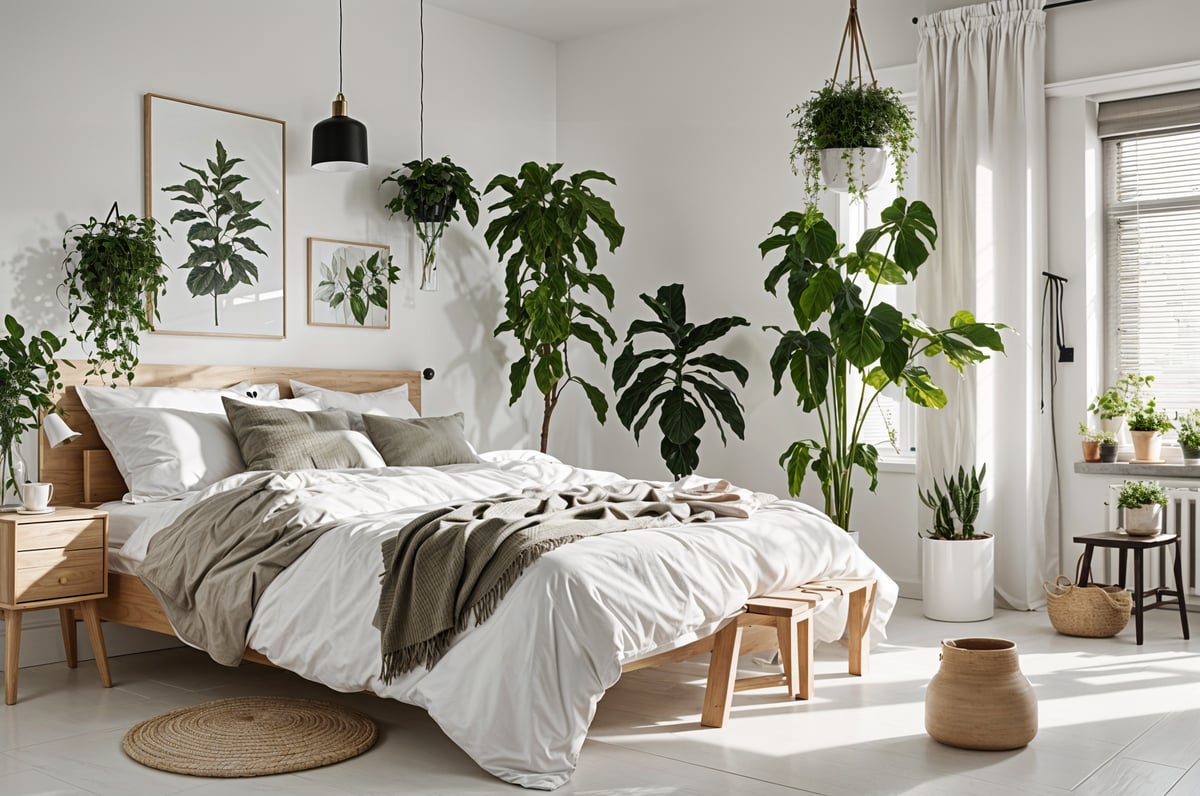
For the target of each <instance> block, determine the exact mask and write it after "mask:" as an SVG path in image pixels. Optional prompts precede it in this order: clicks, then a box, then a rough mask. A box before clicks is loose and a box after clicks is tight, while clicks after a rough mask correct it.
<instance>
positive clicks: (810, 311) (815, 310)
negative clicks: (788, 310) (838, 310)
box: [800, 267, 842, 324]
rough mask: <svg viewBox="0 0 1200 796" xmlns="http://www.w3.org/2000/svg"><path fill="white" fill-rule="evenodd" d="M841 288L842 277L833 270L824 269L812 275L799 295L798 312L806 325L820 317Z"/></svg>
mask: <svg viewBox="0 0 1200 796" xmlns="http://www.w3.org/2000/svg"><path fill="white" fill-rule="evenodd" d="M841 288H842V277H841V275H840V274H839V273H838V272H837V270H836V269H834V268H829V267H824V268H821V269H820V270H818V271H817V272H816V273H815V274H813V275H812V278H811V279H809V281H808V287H806V288H805V289H804V292H803V293H801V294H800V311H801V312H802V313H803V314H804V318H805V319H806V320H807V321H808V323H810V324H811V323H813V322H815V321H816V320H817V318H819V317H821V314H822V313H824V312H825V311H826V310H827V309H829V306H830V305H831V304H832V303H833V297H834V296H836V295H837V293H838V291H839V290H841Z"/></svg>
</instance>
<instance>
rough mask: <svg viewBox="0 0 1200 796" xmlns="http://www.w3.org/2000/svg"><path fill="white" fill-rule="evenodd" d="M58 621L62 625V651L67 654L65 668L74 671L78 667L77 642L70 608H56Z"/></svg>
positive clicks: (64, 606)
mask: <svg viewBox="0 0 1200 796" xmlns="http://www.w3.org/2000/svg"><path fill="white" fill-rule="evenodd" d="M58 621H59V624H61V625H62V637H63V651H65V652H66V654H67V668H68V669H74V668H75V667H77V666H78V665H79V642H78V639H77V638H76V636H75V614H74V613H72V611H71V606H69V605H60V606H58Z"/></svg>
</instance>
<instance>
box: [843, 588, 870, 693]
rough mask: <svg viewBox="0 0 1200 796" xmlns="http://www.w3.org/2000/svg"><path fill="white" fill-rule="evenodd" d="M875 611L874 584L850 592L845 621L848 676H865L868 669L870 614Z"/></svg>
mask: <svg viewBox="0 0 1200 796" xmlns="http://www.w3.org/2000/svg"><path fill="white" fill-rule="evenodd" d="M874 610H875V584H871V585H869V586H867V587H866V588H864V589H859V590H858V591H853V592H850V610H849V616H848V618H847V620H846V627H847V629H848V631H849V637H850V638H849V641H850V674H854V675H858V676H859V677H861V676H863V675H865V674H866V673H867V670H868V669H869V668H870V661H871V658H870V656H871V643H870V639H869V637H868V635H867V634H868V633H870V632H871V612H872V611H874Z"/></svg>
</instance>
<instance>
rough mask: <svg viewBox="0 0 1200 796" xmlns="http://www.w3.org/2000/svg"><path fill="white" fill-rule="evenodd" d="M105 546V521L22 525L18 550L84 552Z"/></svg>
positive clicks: (19, 526)
mask: <svg viewBox="0 0 1200 796" xmlns="http://www.w3.org/2000/svg"><path fill="white" fill-rule="evenodd" d="M103 546H104V520H101V519H95V520H66V521H62V520H60V521H58V522H37V523H21V524H20V525H18V526H17V550H18V552H19V551H22V550H51V549H56V550H63V549H66V550H83V549H86V548H92V547H103Z"/></svg>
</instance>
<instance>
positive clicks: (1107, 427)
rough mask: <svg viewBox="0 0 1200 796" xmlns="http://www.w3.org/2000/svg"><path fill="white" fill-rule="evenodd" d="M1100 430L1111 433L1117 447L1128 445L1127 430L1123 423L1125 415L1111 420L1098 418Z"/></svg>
mask: <svg viewBox="0 0 1200 796" xmlns="http://www.w3.org/2000/svg"><path fill="white" fill-rule="evenodd" d="M1100 428H1101V429H1102V430H1104V431H1109V432H1112V435H1113V436H1114V437H1116V438H1117V444H1118V445H1128V444H1129V443H1130V437H1129V428H1128V425H1127V424H1126V423H1125V415H1120V416H1119V417H1113V418H1106V417H1102V418H1100Z"/></svg>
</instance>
